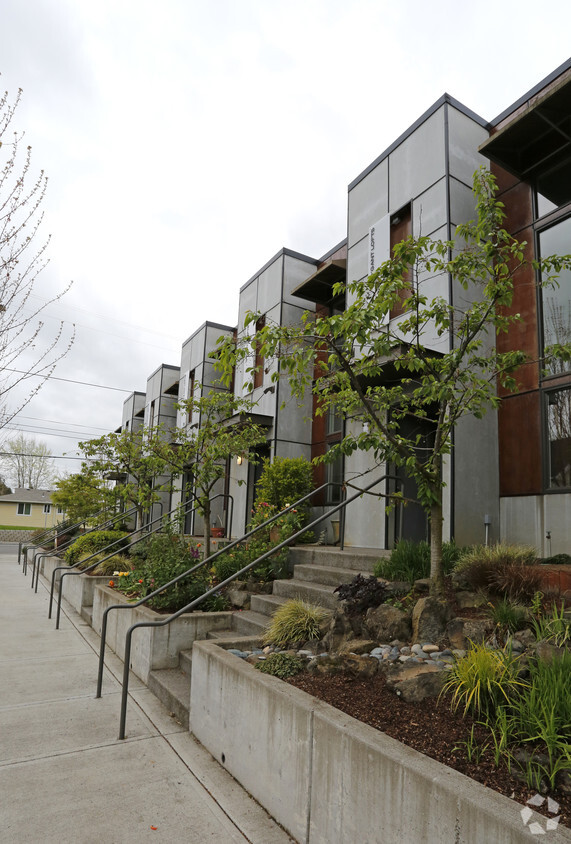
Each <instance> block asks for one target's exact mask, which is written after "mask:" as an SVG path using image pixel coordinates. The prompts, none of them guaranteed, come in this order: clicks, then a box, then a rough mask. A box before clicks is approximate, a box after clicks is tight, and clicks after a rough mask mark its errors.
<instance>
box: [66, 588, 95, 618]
mask: <svg viewBox="0 0 571 844" xmlns="http://www.w3.org/2000/svg"><path fill="white" fill-rule="evenodd" d="M64 583H65V580H64ZM81 617H82V619H83V620H84V621H86V622H87V623H88V624H89V626H90V627H93V607H82V608H81Z"/></svg>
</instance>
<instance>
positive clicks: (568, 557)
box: [539, 554, 571, 566]
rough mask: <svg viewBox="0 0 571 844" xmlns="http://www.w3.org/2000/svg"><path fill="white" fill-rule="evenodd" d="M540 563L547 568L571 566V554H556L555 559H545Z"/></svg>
mask: <svg viewBox="0 0 571 844" xmlns="http://www.w3.org/2000/svg"><path fill="white" fill-rule="evenodd" d="M539 562H540V563H541V565H546V566H547V565H549V566H571V554H554V555H553V557H545V559H543V560H540V561H539Z"/></svg>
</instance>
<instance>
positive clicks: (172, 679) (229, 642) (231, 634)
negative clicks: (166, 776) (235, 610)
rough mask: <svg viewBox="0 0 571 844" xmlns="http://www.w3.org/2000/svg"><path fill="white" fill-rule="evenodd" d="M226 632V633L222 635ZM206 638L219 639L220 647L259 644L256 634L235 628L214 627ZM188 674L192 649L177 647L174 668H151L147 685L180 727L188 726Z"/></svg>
mask: <svg viewBox="0 0 571 844" xmlns="http://www.w3.org/2000/svg"><path fill="white" fill-rule="evenodd" d="M224 634H227V635H224ZM209 638H212V639H220V640H221V641H220V645H221V647H223V648H226V649H228V648H234V647H235V648H239V649H241V650H242V649H244V648H255V647H258V646H259V644H260V638H259V636H254V637H252V636H240V635H237V634H236V632H235V631H232V630H228V631H222V630H218V631H215V632H213V633H210V634H209ZM191 676H192V651H191V650H187V651H180V653H179V660H178V668H160V669H157V670H155V671H151V672H150V674H149V676H148V678H147V688H148V689H149V690H150V691H151V692H152V693H153V694H154V695H155V697H157V698H158V699H159V700H160V701H161V703H163V704H164V705H165V707H166V708H167V709H168V711H169V712H170V713H171V714H172V715H173V717H175V718H176V719H177V721H179V722H180V723H181V724H182V725H183V727H187V728H188V723H189V711H190V679H191Z"/></svg>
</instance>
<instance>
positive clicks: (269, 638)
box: [264, 599, 331, 648]
mask: <svg viewBox="0 0 571 844" xmlns="http://www.w3.org/2000/svg"><path fill="white" fill-rule="evenodd" d="M330 615H331V613H330V612H329V611H328V610H325V609H323V607H319V606H316V605H315V604H310V603H308V602H307V601H302V600H301V599H293V600H291V601H286V603H285V604H282V606H281V607H280V608H279V609H278V610H276V612H275V613H274V615H273V616H272V620H271V622H270V626H269V627H268V629H267V630H266V633H265V635H264V642H266V643H270V644H273V645H276V647H278V648H285V647H287V646H288V645H290V644H297V643H298V642H307V641H309V640H310V639H318V638H319V636H320V631H321V625H322V624H323V622H324V621H325V620H326V619H327V618H329V616H330Z"/></svg>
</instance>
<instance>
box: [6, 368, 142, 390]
mask: <svg viewBox="0 0 571 844" xmlns="http://www.w3.org/2000/svg"><path fill="white" fill-rule="evenodd" d="M4 371H5V372H17V373H19V374H20V375H26V376H34V377H35V378H43V379H44V380H45V381H65V383H66V384H80V385H81V386H82V387H97V389H98V390H114V391H115V392H117V393H128V394H130V393H133V392H134V390H132V389H131V390H123V389H122V388H121V387H108V386H106V385H105V384H91V383H90V382H89V381H75V380H74V379H73V378H58V377H57V376H56V375H48V376H47V377H46V376H45V375H42V374H41V372H26V370H25V369H8V368H6V369H5V370H4Z"/></svg>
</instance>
